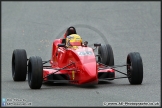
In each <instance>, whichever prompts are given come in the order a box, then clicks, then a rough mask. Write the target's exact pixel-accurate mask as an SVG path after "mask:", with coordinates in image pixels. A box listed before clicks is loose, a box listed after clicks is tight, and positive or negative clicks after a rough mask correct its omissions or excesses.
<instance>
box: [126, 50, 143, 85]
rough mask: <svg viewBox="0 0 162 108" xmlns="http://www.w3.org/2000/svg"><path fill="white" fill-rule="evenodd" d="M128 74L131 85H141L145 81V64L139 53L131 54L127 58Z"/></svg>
mask: <svg viewBox="0 0 162 108" xmlns="http://www.w3.org/2000/svg"><path fill="white" fill-rule="evenodd" d="M126 62H127V64H128V65H127V74H128V77H129V78H128V80H129V82H130V84H141V83H142V80H143V63H142V58H141V56H140V54H139V53H138V52H132V53H129V54H128V56H127V60H126Z"/></svg>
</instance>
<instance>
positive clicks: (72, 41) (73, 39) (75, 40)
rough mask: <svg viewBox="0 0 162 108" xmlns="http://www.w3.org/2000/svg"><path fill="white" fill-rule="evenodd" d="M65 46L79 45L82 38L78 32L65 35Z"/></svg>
mask: <svg viewBox="0 0 162 108" xmlns="http://www.w3.org/2000/svg"><path fill="white" fill-rule="evenodd" d="M66 45H67V46H81V45H82V38H81V37H80V36H79V35H78V34H71V35H69V36H67V37H66Z"/></svg>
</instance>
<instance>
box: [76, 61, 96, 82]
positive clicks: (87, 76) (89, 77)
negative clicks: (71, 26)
mask: <svg viewBox="0 0 162 108" xmlns="http://www.w3.org/2000/svg"><path fill="white" fill-rule="evenodd" d="M82 67H83V68H82V72H81V76H80V77H81V78H80V82H79V83H80V84H97V83H98V78H97V68H96V63H86V64H84V65H82Z"/></svg>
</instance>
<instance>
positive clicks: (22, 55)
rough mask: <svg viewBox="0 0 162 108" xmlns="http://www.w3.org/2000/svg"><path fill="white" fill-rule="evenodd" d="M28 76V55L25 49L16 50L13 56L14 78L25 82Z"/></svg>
mask: <svg viewBox="0 0 162 108" xmlns="http://www.w3.org/2000/svg"><path fill="white" fill-rule="evenodd" d="M26 74H27V54H26V51H25V50H24V49H15V50H14V51H13V54H12V78H13V80H14V81H25V80H26Z"/></svg>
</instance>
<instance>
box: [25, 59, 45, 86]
mask: <svg viewBox="0 0 162 108" xmlns="http://www.w3.org/2000/svg"><path fill="white" fill-rule="evenodd" d="M42 82H43V64H42V59H41V57H38V56H32V57H30V58H29V62H28V84H29V87H30V88H31V89H40V88H41V86H42Z"/></svg>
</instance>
